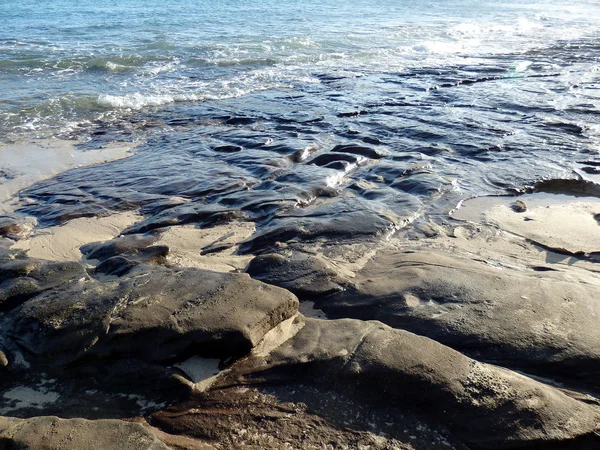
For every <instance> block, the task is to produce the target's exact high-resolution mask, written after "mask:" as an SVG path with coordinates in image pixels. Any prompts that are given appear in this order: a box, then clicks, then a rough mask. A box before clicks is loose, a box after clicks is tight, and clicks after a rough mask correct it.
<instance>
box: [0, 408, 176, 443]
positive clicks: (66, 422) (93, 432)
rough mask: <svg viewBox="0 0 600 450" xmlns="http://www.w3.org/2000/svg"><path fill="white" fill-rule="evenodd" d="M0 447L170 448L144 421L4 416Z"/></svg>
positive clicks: (0, 421)
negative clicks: (139, 422)
mask: <svg viewBox="0 0 600 450" xmlns="http://www.w3.org/2000/svg"><path fill="white" fill-rule="evenodd" d="M0 448H2V449H23V450H25V449H26V450H46V449H56V450H68V449H95V448H97V449H103V450H168V449H169V447H167V445H165V444H164V443H163V442H162V441H161V440H159V439H158V438H157V437H156V436H154V434H153V433H152V432H151V431H150V430H148V429H147V428H145V427H144V426H143V425H141V424H137V423H131V422H124V421H122V420H85V419H60V418H58V417H51V416H48V417H33V418H31V419H27V420H23V419H14V418H7V417H0Z"/></svg>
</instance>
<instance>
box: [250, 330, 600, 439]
mask: <svg viewBox="0 0 600 450" xmlns="http://www.w3.org/2000/svg"><path fill="white" fill-rule="evenodd" d="M298 320H304V321H305V324H304V326H303V327H302V329H301V330H300V331H299V332H298V333H297V334H296V335H295V336H294V337H293V338H291V339H290V340H288V341H287V342H285V343H284V344H283V345H281V346H280V347H279V348H278V349H276V350H275V351H273V352H272V353H271V354H270V355H268V356H266V357H260V356H256V357H253V358H250V359H248V360H245V361H242V362H240V363H239V365H238V366H239V367H238V371H239V372H240V373H245V374H246V375H245V377H243V378H242V380H240V381H243V382H246V383H247V382H253V383H258V384H260V383H265V382H267V383H269V382H270V383H291V384H292V385H294V384H295V383H310V384H317V385H320V386H321V387H322V388H323V389H324V390H327V391H328V390H330V389H333V390H335V389H341V390H342V391H344V392H352V391H354V393H355V395H356V398H357V400H356V401H357V402H359V403H360V402H364V403H379V404H382V405H395V406H396V407H398V408H400V409H404V408H407V409H409V410H412V411H417V412H418V413H419V414H420V415H422V416H423V417H424V418H425V420H426V421H428V422H429V423H430V424H432V425H434V426H436V427H437V428H438V429H447V430H448V432H449V433H450V436H451V437H453V438H454V439H458V441H460V442H463V443H464V444H466V445H467V446H469V448H535V447H536V446H540V445H547V446H548V448H553V447H551V445H562V446H563V447H561V448H593V446H594V445H596V446H597V445H600V437H599V436H598V435H597V434H596V431H597V430H598V426H599V418H600V415H599V413H600V409H599V408H598V407H597V406H595V405H588V404H585V403H583V402H580V401H578V400H575V399H573V398H571V397H569V396H568V395H566V394H565V393H563V392H561V391H560V390H559V389H556V388H553V387H550V386H547V385H545V384H542V383H540V382H537V381H534V380H532V379H531V378H527V377H525V376H523V375H519V374H517V373H515V372H511V371H509V370H506V369H503V368H499V367H496V366H492V365H488V364H482V363H479V362H477V361H475V360H473V359H470V358H468V357H466V356H464V355H462V354H461V353H459V352H457V351H455V350H452V349H450V348H448V347H446V346H444V345H442V344H439V343H437V342H435V341H433V340H430V339H428V338H425V337H421V336H417V335H415V334H412V333H409V332H406V331H402V330H395V329H392V328H390V327H388V326H386V325H383V324H381V323H379V322H366V321H360V320H351V319H343V320H336V321H324V320H315V319H301V318H299V319H298ZM288 389H289V388H288ZM471 446H472V447H471ZM584 446H585V447H584Z"/></svg>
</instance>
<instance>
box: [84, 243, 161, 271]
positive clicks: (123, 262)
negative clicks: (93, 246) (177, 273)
mask: <svg viewBox="0 0 600 450" xmlns="http://www.w3.org/2000/svg"><path fill="white" fill-rule="evenodd" d="M168 254H169V247H168V246H166V245H153V246H151V247H146V248H140V249H134V250H129V251H127V252H125V253H121V254H120V255H117V256H113V257H111V258H108V259H106V260H104V261H102V262H101V263H100V264H98V265H97V266H96V268H95V270H94V273H95V274H104V275H115V276H119V277H120V276H123V275H125V274H126V273H128V272H129V271H131V270H132V269H133V268H134V267H137V266H139V265H153V266H164V265H166V264H167V255H168Z"/></svg>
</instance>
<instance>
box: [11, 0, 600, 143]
mask: <svg viewBox="0 0 600 450" xmlns="http://www.w3.org/2000/svg"><path fill="white" fill-rule="evenodd" d="M0 21H1V22H2V27H1V28H0V87H1V89H0V123H1V128H0V133H1V134H2V135H4V137H6V136H9V137H11V138H13V137H15V136H21V137H27V136H35V135H47V134H48V133H50V134H55V133H63V134H65V133H68V132H70V131H72V130H76V129H77V127H81V126H82V125H85V124H86V123H87V121H91V120H94V119H96V118H99V117H103V118H111V119H116V118H118V117H119V116H120V115H122V114H127V113H130V112H131V111H137V110H141V109H144V108H147V107H155V106H159V105H163V104H167V103H171V102H184V101H196V102H198V101H205V100H210V99H223V98H228V97H240V98H241V97H243V96H244V95H247V94H248V93H252V92H255V91H259V90H266V89H290V90H293V89H302V88H303V86H305V85H308V84H318V83H320V80H319V78H318V76H316V75H320V74H322V73H333V72H336V71H345V72H349V73H353V74H355V75H357V76H358V75H364V74H372V73H393V72H401V71H404V70H407V69H411V68H419V67H421V68H428V69H432V70H436V69H440V70H447V69H448V68H452V67H457V66H461V65H465V64H470V65H478V64H482V65H490V64H491V65H497V66H498V67H501V68H502V69H504V70H507V71H511V70H512V71H514V72H515V73H521V74H522V75H523V76H527V75H528V74H530V73H533V71H535V72H536V73H539V72H543V71H547V72H552V71H559V72H561V73H562V74H563V78H564V85H565V89H567V88H570V86H569V83H570V84H571V85H572V86H575V85H576V84H577V85H578V87H577V88H574V87H573V89H584V88H585V86H583V85H582V83H589V82H591V81H597V77H596V73H597V72H596V71H597V69H598V66H597V63H598V61H597V44H598V43H599V41H598V39H599V37H600V36H599V35H600V32H599V30H600V27H599V26H598V25H599V24H600V4H599V3H598V2H597V1H589V0H588V1H574V2H566V1H557V0H542V1H540V0H537V1H515V0H511V1H503V2H481V1H474V0H446V1H427V0H411V1H408V0H406V1H400V0H398V1H389V0H388V1H382V0H375V1H369V2H366V1H349V2H339V1H332V0H325V1H312V0H309V1H306V0H302V1H301V0H286V1H281V0H262V1H256V0H253V1H250V0H228V1H225V0H177V1H175V0H166V1H163V2H150V1H144V0H120V1H107V0H94V1H92V0H81V1H74V0H52V1H36V0H19V1H17V0H2V1H1V2H0ZM570 45H571V46H572V47H569V46H570ZM557 46H558V47H560V48H561V49H562V51H557V50H556V47H557ZM586 46H587V47H586ZM503 57H504V58H503ZM499 58H500V59H501V62H500V61H499V60H498V59H499ZM532 65H534V66H533V67H532ZM427 87H428V86H427V85H426V84H424V85H423V86H422V88H423V90H424V91H425V90H426V89H427ZM493 89H494V88H492V87H490V90H491V91H492V92H490V95H494V92H493ZM501 89H502V88H501ZM584 94H585V95H589V96H590V97H591V98H590V101H589V103H590V104H594V105H597V97H596V96H595V95H593V93H590V92H584ZM574 96H575V97H580V96H578V95H574ZM564 97H565V96H564V95H557V96H555V97H553V98H548V99H543V100H542V101H547V102H555V103H556V104H557V107H559V108H560V107H563V106H564V107H567V106H568V104H569V103H572V102H573V101H574V100H573V99H570V98H564ZM563 103H566V105H563Z"/></svg>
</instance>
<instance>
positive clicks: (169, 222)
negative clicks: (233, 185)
mask: <svg viewBox="0 0 600 450" xmlns="http://www.w3.org/2000/svg"><path fill="white" fill-rule="evenodd" d="M243 216H244V214H243V213H242V212H241V211H238V210H235V209H228V208H223V207H222V206H219V205H203V204H199V205H198V204H195V205H189V204H184V205H180V206H175V207H173V208H169V209H167V210H165V211H162V212H160V213H158V214H156V215H154V216H151V217H149V218H148V219H146V220H143V221H141V222H139V223H136V224H135V225H133V226H131V227H129V228H127V229H126V230H125V231H123V234H136V233H147V232H149V231H152V230H155V229H157V228H163V227H167V226H173V225H185V224H188V223H195V224H198V225H202V226H213V225H218V224H222V223H227V222H231V221H232V220H235V219H239V218H242V217H243Z"/></svg>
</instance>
